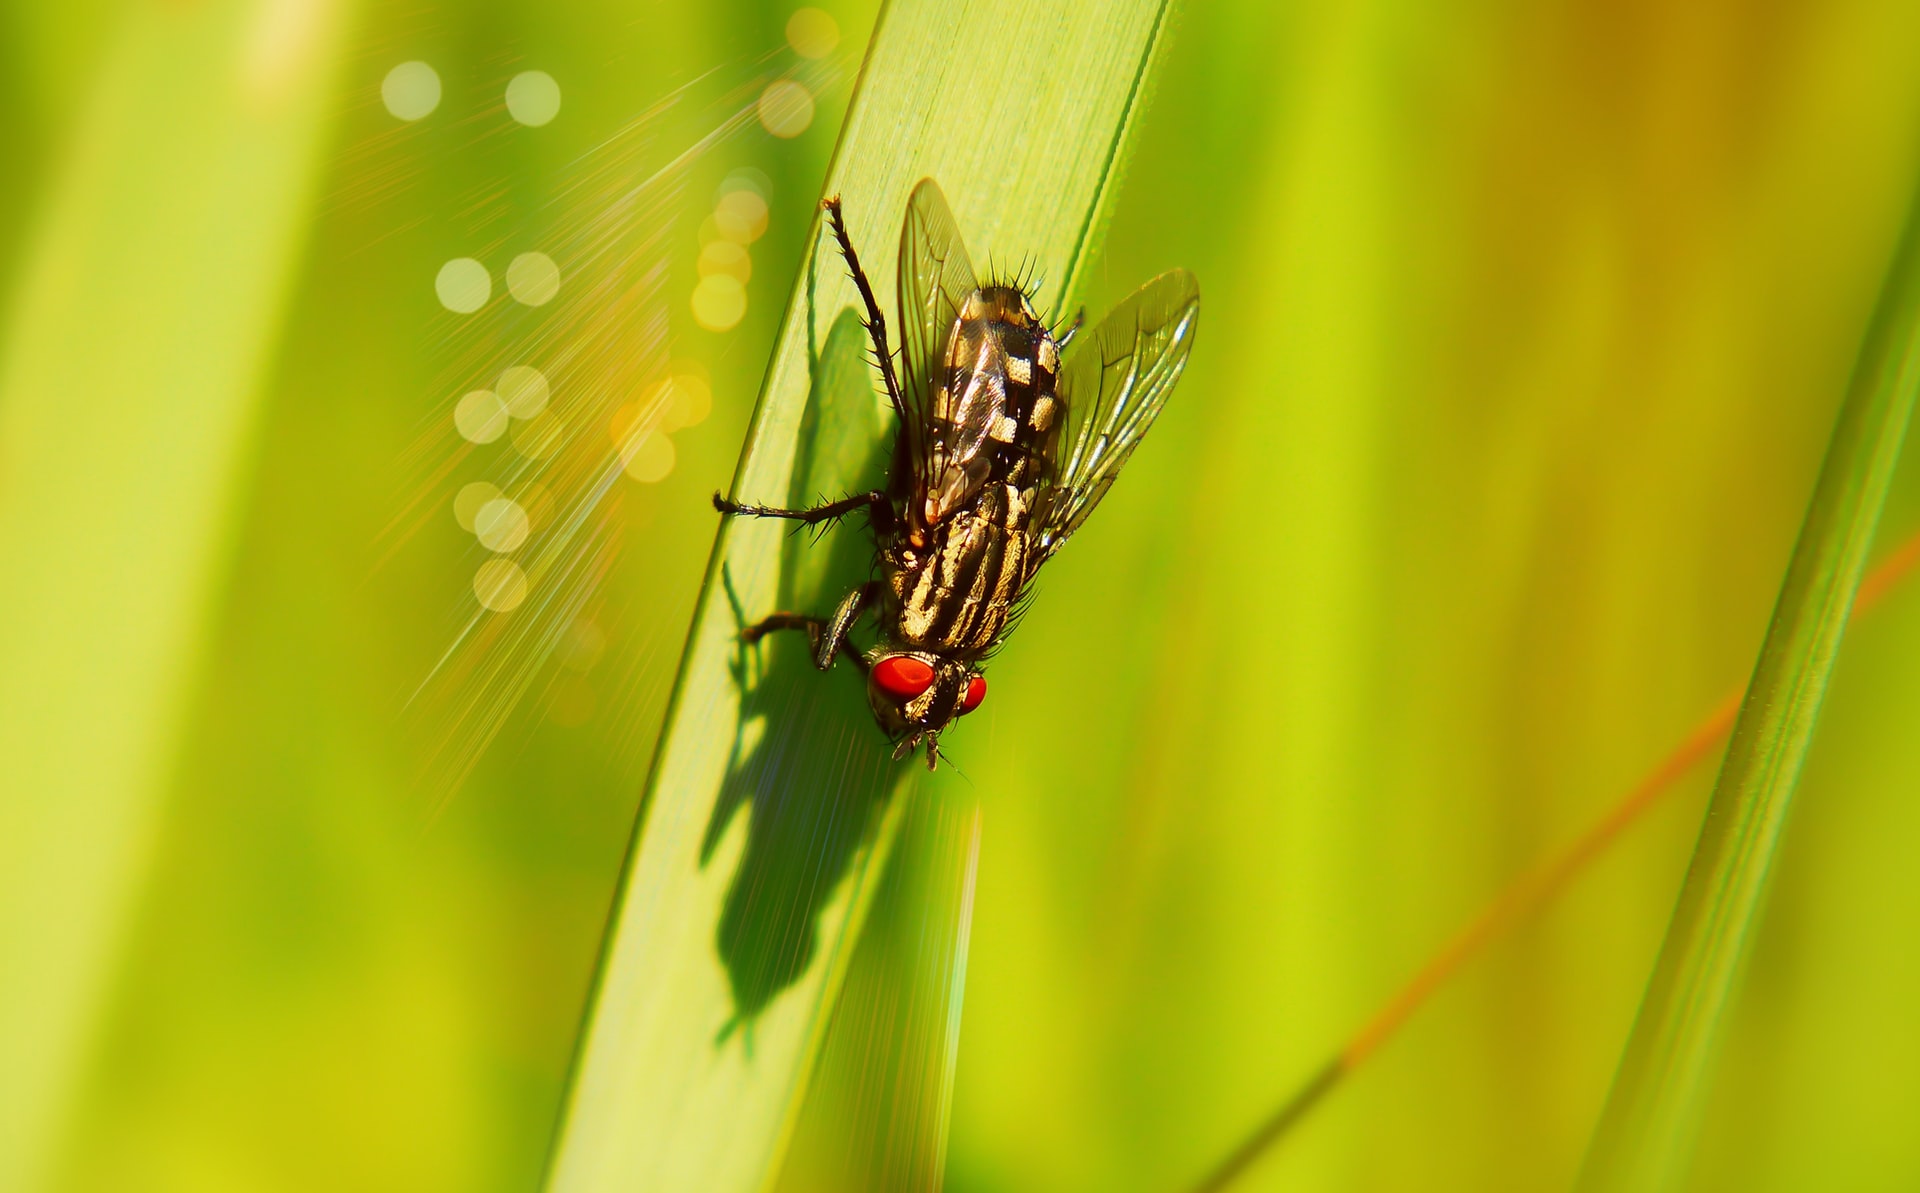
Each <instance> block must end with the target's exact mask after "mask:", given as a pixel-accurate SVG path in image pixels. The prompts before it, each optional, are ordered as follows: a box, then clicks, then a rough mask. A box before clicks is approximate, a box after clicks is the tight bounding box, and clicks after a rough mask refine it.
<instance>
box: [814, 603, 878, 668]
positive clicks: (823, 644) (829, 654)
mask: <svg viewBox="0 0 1920 1193" xmlns="http://www.w3.org/2000/svg"><path fill="white" fill-rule="evenodd" d="M879 596H880V585H879V584H878V583H876V582H875V581H872V580H869V581H867V582H866V583H865V584H862V585H861V586H860V587H858V588H856V589H854V590H853V591H852V592H850V593H848V594H847V596H846V599H845V600H843V601H841V602H840V604H839V606H838V607H837V608H835V609H834V611H833V617H832V618H831V619H829V620H828V622H827V633H826V637H824V638H822V639H821V640H819V641H817V642H815V643H814V644H813V663H814V666H816V667H818V668H820V670H822V671H825V670H826V669H827V668H828V667H831V666H833V654H834V652H835V651H840V652H841V653H843V654H845V655H846V656H847V657H848V658H850V659H852V660H853V665H854V666H855V667H857V668H859V671H860V674H862V675H865V674H866V673H867V658H866V656H865V655H863V654H861V653H860V652H859V650H857V649H856V648H855V647H854V645H853V640H852V639H851V638H848V637H847V634H848V632H850V631H851V630H852V629H853V623H854V622H856V621H859V620H860V615H861V614H862V613H865V612H866V611H867V607H868V606H869V605H871V604H873V603H874V601H875V600H876V599H877V598H878V597H879Z"/></svg>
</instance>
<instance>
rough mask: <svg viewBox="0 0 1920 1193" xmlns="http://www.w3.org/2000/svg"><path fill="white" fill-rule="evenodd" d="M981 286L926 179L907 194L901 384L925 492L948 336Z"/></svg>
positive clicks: (917, 475)
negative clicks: (930, 429)
mask: <svg viewBox="0 0 1920 1193" xmlns="http://www.w3.org/2000/svg"><path fill="white" fill-rule="evenodd" d="M976 285H978V283H977V282H975V281H974V276H973V262H972V261H970V260H968V259H967V246H966V245H965V244H964V243H963V242H962V241H961V239H960V228H959V226H958V225H957V224H955V223H954V222H953V212H952V211H951V210H950V209H949V208H948V207H947V199H946V196H945V195H942V194H941V193H940V187H939V184H937V183H936V182H934V180H933V179H931V178H922V179H921V180H920V182H919V184H918V185H916V186H915V187H914V188H913V194H912V196H911V197H909V198H908V199H907V218H906V221H905V222H904V223H903V224H902V225H901V228H900V386H901V389H902V390H903V391H904V392H903V393H902V394H901V399H902V401H903V403H904V404H905V406H906V414H907V427H906V432H907V443H908V451H909V454H910V457H911V458H912V460H913V465H914V480H915V482H916V484H915V488H916V490H917V491H919V492H921V493H924V492H926V487H927V484H928V483H929V478H928V473H929V470H930V468H931V466H932V465H931V460H930V458H929V457H930V455H931V452H932V447H931V443H932V437H931V435H930V434H929V432H928V427H927V423H928V420H929V419H930V418H931V417H932V411H933V399H934V394H935V393H937V392H938V391H939V388H940V385H941V383H942V381H943V380H944V378H943V377H942V376H941V371H942V369H943V368H944V366H945V363H946V360H945V349H946V346H947V337H948V335H949V334H950V333H951V332H952V331H953V325H954V323H955V322H956V321H957V320H958V319H959V318H960V307H961V305H962V304H964V303H965V302H966V301H967V295H969V294H971V293H973V290H974V287H975V286H976Z"/></svg>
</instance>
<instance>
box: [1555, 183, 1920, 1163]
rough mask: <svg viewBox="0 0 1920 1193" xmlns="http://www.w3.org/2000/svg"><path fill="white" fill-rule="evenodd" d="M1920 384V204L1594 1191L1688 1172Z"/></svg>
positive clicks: (1764, 658)
mask: <svg viewBox="0 0 1920 1193" xmlns="http://www.w3.org/2000/svg"><path fill="white" fill-rule="evenodd" d="M1916 390H1920V203H1917V204H1916V205H1915V206H1914V207H1913V208H1912V209H1911V210H1910V212H1909V215H1908V221H1907V227H1906V230H1905V232H1904V233H1903V235H1902V238H1901V242H1900V247H1899V250H1898V252H1897V254H1896V256H1895V258H1894V262H1893V266H1892V269H1891V271H1890V273H1889V274H1888V277H1887V280H1886V282H1885V285H1884V288H1883V290H1882V292H1881V296H1880V301H1879V305H1878V307H1877V309H1876V310H1875V312H1874V317H1873V321H1872V324H1871V326H1870V327H1869V329H1868V333H1867V337H1866V340H1865V342H1864V344H1863V345H1862V347H1861V350H1860V356H1859V360H1858V362H1857V363H1856V365H1855V368H1854V374H1853V379H1852V382H1851V384H1850V386H1849V389H1848V392H1847V396H1846V401H1845V403H1844V405H1843V406H1842V407H1841V410H1840V414H1839V418H1838V421H1837V422H1836V424H1835V426H1834V431H1833V437H1832V439H1831V441H1830V443H1829V445H1828V448H1827V456H1826V460H1825V462H1824V464H1823V465H1822V466H1821V470H1820V476H1819V479H1818V481H1817V482H1816V483H1815V487H1814V492H1813V500H1812V502H1811V504H1810V505H1809V507H1808V509H1807V515H1806V519H1805V522H1804V523H1803V524H1802V526H1801V531H1800V538H1799V541H1798V543H1797V544H1796V546H1795V548H1794V553H1793V558H1792V561H1791V562H1790V563H1789V565H1788V568H1787V575H1786V579H1785V582H1784V583H1783V584H1782V586H1781V590H1780V597H1779V601H1778V603H1777V604H1776V606H1775V608H1774V614H1773V620H1772V623H1771V625H1770V626H1769V627H1768V630H1767V636H1766V640H1765V643H1764V644H1763V645H1762V647H1761V651H1760V658H1759V662H1758V664H1757V665H1756V666H1755V668H1754V673H1753V678H1752V680H1751V682H1750V683H1749V685H1748V688H1747V695H1746V699H1745V702H1744V704H1743V706H1742V708H1741V710H1740V717H1739V720H1738V721H1737V722H1736V723H1735V725H1734V729H1733V736H1732V739H1731V741H1730V742H1729V744H1728V747H1727V756H1726V759H1725V761H1724V762H1723V763H1722V764H1721V770H1720V776H1719V780H1718V781H1717V783H1716V784H1715V786H1714V791H1713V796H1712V800H1711V802H1710V803H1709V805H1708V807H1707V812H1706V818H1705V820H1704V822H1703V823H1702V825H1701V829H1700V837H1699V841H1698V843H1697V844H1696V846H1695V849H1694V854H1693V860H1692V862H1691V864H1690V865H1689V867H1688V871H1687V876H1686V880H1685V883H1684V885H1683V886H1682V887H1681V891H1680V896H1679V899H1678V901H1677V902H1676V904H1675V907H1674V912H1673V919H1672V922H1671V923H1670V924H1669V925H1668V929H1667V936H1666V940H1665V943H1664V944H1663V945H1662V947H1661V950H1660V955H1659V959H1658V960H1657V962H1656V963H1655V966H1654V971H1653V976H1652V978H1651V979H1650V980H1649V982H1648V985H1647V990H1646V994H1645V996H1644V998H1643V1001H1642V1002H1641V1006H1640V1012H1639V1015H1638V1018H1637V1019H1636V1021H1635V1023H1634V1027H1633V1034H1632V1036H1631V1037H1630V1038H1629V1040H1628V1042H1627V1047H1626V1051H1625V1053H1624V1054H1623V1056H1622V1058H1621V1062H1620V1068H1619V1070H1618V1072H1617V1073H1616V1075H1615V1077H1614V1083H1613V1088H1612V1090H1611V1091H1610V1092H1609V1094H1608V1097H1607V1103H1606V1106H1605V1108H1604V1109H1603V1110H1602V1113H1601V1118H1600V1123H1599V1126H1598V1127H1597V1128H1596V1130H1595V1133H1594V1137H1593V1140H1592V1143H1591V1144H1590V1146H1589V1150H1588V1153H1587V1160H1586V1164H1585V1167H1584V1169H1583V1170H1582V1173H1581V1178H1580V1183H1579V1187H1580V1188H1581V1189H1583V1190H1589V1191H1595V1193H1598V1191H1602V1190H1652V1189H1668V1188H1678V1187H1681V1186H1683V1185H1684V1184H1685V1181H1686V1177H1687V1171H1688V1167H1689V1162H1690V1159H1691V1156H1692V1152H1693V1144H1694V1139H1695V1136H1696V1135H1697V1133H1698V1128H1699V1123H1700V1119H1701V1116H1702V1113H1703V1110H1704V1104H1705V1102H1706V1094H1707V1090H1708V1087H1709V1085H1710V1077H1711V1073H1712V1067H1713V1060H1714V1057H1715V1053H1716V1050H1717V1045H1718V1043H1719V1040H1720V1037H1721V1035H1722V1034H1723V1032H1724V1029H1725V1025H1726V1020H1727V1009H1728V1007H1729V1005H1730V1003H1731V1001H1732V999H1733V997H1734V994H1735V992H1736V990H1737V988H1738V983H1739V979H1740V975H1741V971H1742V967H1743V962H1744V960H1745V958H1746V956H1747V954H1748V952H1749V950H1750V947H1751V944H1752V941H1753V938H1754V936H1755V935H1756V932H1757V930H1758V928H1759V925H1760V922H1761V912H1762V909H1763V905H1764V902H1765V896H1766V891H1767V881H1768V877H1769V875H1770V874H1771V872H1772V870H1773V866H1774V860H1775V857H1776V855H1777V854H1778V852H1779V848H1780V843H1781V839H1782V836H1783V833H1784V830H1785V827H1786V821H1787V815H1788V812H1789V811H1790V809H1791V806H1792V802H1793V794H1794V789H1795V787H1796V785H1797V784H1798V782H1799V778H1800V772H1801V768H1802V766H1803V764H1804V762H1805V760H1806V755H1807V749H1808V746H1809V745H1810V744H1811V742H1812V740H1813V733H1814V728H1815V724H1816V722H1817V720H1818V717H1819V714H1820V707H1821V703H1822V701H1823V700H1824V698H1825V696H1826V693H1827V688H1828V684H1829V680H1830V678H1831V675H1832V672H1833V666H1834V660H1835V658H1836V657H1837V655H1838V654H1839V649H1840V642H1841V637H1842V634H1843V632H1844V631H1845V629H1846V624H1847V618H1848V615H1849V612H1850V610H1851V607H1852V604H1853V598H1854V592H1855V590H1856V589H1857V587H1858V586H1859V582H1860V574H1861V571H1862V569H1863V567H1864V565H1865V562H1866V557H1867V552H1868V550H1869V548H1870V547H1871V546H1872V544H1873V537H1874V530H1875V528H1876V526H1877V525H1878V523H1879V519H1880V512H1881V508H1882V506H1883V505H1884V504H1885V502H1886V498H1887V493H1888V490H1889V488H1890V486H1891V484H1892V481H1893V476H1894V470H1895V466H1896V464H1897V463H1898V462H1899V459H1900V448H1901V443H1902V441H1903V439H1904V438H1905V435H1906V430H1907V423H1908V420H1909V416H1910V414H1911V412H1912V409H1913V402H1914V395H1915V393H1916Z"/></svg>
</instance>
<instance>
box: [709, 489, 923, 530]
mask: <svg viewBox="0 0 1920 1193" xmlns="http://www.w3.org/2000/svg"><path fill="white" fill-rule="evenodd" d="M713 508H714V509H717V510H719V511H720V512H721V513H723V514H727V515H729V516H731V515H734V514H740V515H744V516H746V517H749V518H786V519H788V520H790V521H794V522H799V523H801V524H802V525H805V526H813V525H817V524H818V523H821V522H834V521H838V520H839V519H841V518H844V517H846V516H847V515H848V514H850V513H852V512H853V511H855V510H857V509H861V508H864V509H865V510H866V511H867V517H868V518H869V519H870V520H871V521H872V523H873V528H874V529H875V530H877V531H879V532H880V533H881V534H889V533H892V531H893V528H894V516H893V502H892V501H891V500H890V499H889V498H888V497H887V495H886V494H885V493H884V492H882V491H881V490H879V489H869V490H868V491H867V492H865V493H855V494H854V495H853V496H851V497H842V498H841V499H840V500H838V501H829V502H827V503H826V504H825V505H816V506H814V507H813V508H812V509H803V510H790V509H782V508H780V507H779V506H774V505H748V504H746V503H745V502H740V501H734V500H732V499H730V498H727V497H723V496H721V495H720V494H719V493H715V494H714V495H713Z"/></svg>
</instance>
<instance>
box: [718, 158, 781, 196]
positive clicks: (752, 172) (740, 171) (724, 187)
mask: <svg viewBox="0 0 1920 1193" xmlns="http://www.w3.org/2000/svg"><path fill="white" fill-rule="evenodd" d="M733 191H752V192H753V193H754V194H756V195H759V196H760V197H761V198H762V199H771V198H773V179H771V178H768V177H767V172H766V171H765V170H759V169H755V168H754V167H752V166H736V167H734V168H733V169H731V170H728V171H727V176H726V177H725V178H722V179H721V180H720V194H721V195H722V196H724V195H727V194H729V193H731V192H733Z"/></svg>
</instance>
